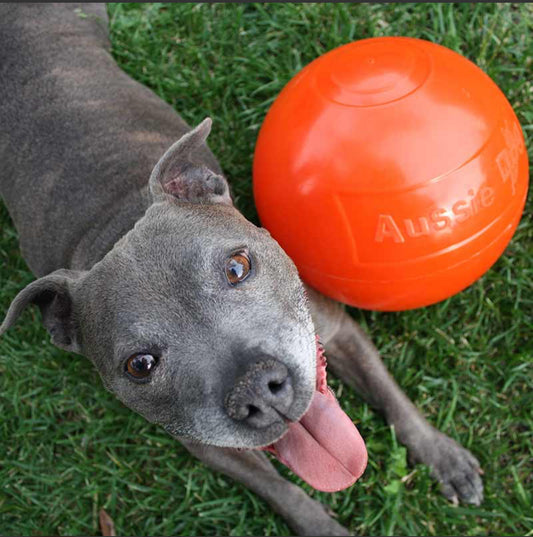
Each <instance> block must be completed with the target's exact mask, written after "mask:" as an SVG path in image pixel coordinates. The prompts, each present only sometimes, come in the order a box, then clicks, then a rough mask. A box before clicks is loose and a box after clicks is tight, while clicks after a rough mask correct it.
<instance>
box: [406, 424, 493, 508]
mask: <svg viewBox="0 0 533 537" xmlns="http://www.w3.org/2000/svg"><path fill="white" fill-rule="evenodd" d="M428 444H430V445H431V448H430V449H421V450H420V451H419V452H418V453H417V454H415V459H416V460H417V461H418V462H422V463H423V464H427V465H428V466H429V467H430V468H431V475H432V476H433V477H434V478H436V479H437V480H438V481H439V482H440V486H441V492H442V494H443V495H444V496H445V497H446V498H447V499H448V500H449V501H450V502H452V504H454V505H458V503H459V502H462V503H468V504H472V505H480V504H481V502H482V501H483V482H482V480H481V477H480V475H483V471H482V470H481V468H480V466H479V462H478V460H477V459H476V458H475V457H474V456H473V455H472V454H471V453H470V452H469V451H468V450H467V449H465V448H463V447H462V446H460V445H459V444H458V443H457V442H455V440H452V439H451V438H449V437H448V436H446V435H445V434H442V433H440V432H439V431H437V430H435V436H433V437H432V438H431V442H430V443H428ZM427 447H428V448H429V445H428V446H427Z"/></svg>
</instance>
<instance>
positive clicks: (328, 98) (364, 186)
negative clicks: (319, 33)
mask: <svg viewBox="0 0 533 537" xmlns="http://www.w3.org/2000/svg"><path fill="white" fill-rule="evenodd" d="M253 177H254V196H255V202H256V206H257V209H258V212H259V217H260V219H261V222H262V225H264V226H265V227H266V228H267V229H268V230H269V231H270V233H271V234H272V236H273V237H274V238H275V239H276V240H277V241H278V242H279V243H280V245H281V246H282V247H283V248H284V249H285V251H286V252H287V253H288V255H289V256H290V257H291V258H292V259H293V260H294V262H295V264H296V266H297V267H298V270H299V272H300V275H301V276H302V278H303V279H304V281H306V282H307V283H309V284H310V285H311V286H313V287H315V288H316V289H318V290H319V291H322V292H323V293H324V294H326V295H329V296H331V297H333V298H335V299H337V300H340V301H341V302H345V303H347V304H350V305H353V306H357V307H360V308H366V309H373V310H382V311H397V310H406V309H411V308H417V307H420V306H426V305H428V304H433V303H435V302H438V301H440V300H443V299H444V298H447V297H449V296H451V295H453V294H455V293H457V292H459V291H461V290H462V289H464V288H465V287H467V286H468V285H470V284H471V283H473V282H474V281H475V280H477V279H478V278H479V277H480V276H481V275H482V274H483V273H484V272H485V271H487V270H488V269H489V267H490V266H491V265H492V264H493V263H494V262H495V261H496V260H497V259H498V257H499V256H500V255H501V254H502V252H503V250H504V249H505V247H506V245H507V244H508V242H509V241H510V239H511V237H512V235H513V233H514V230H515V229H516V226H517V225H518V221H519V220H520V216H521V213H522V210H523V207H524V203H525V199H526V194H527V186H528V160H527V153H526V148H525V144H524V138H523V135H522V131H521V128H520V124H519V123H518V119H517V117H516V115H515V114H514V112H513V110H512V108H511V105H510V104H509V102H508V101H507V99H506V98H505V96H504V95H503V93H502V92H501V90H500V89H499V88H498V86H496V84H495V83H494V82H493V81H492V80H491V79H490V78H489V77H488V76H487V75H486V74H485V73H484V72H483V71H482V70H481V69H479V68H478V67H477V66H476V65H474V64H473V63H471V62H470V61H468V60H467V59H465V58H464V57H463V56H461V55H459V54H457V53H455V52H453V51H451V50H449V49H447V48H445V47H442V46H440V45H435V44H433V43H430V42H427V41H422V40H419V39H411V38H404V37H382V38H373V39H365V40H362V41H357V42H355V43H350V44H348V45H344V46H342V47H339V48H337V49H334V50H332V51H331V52H328V53H327V54H325V55H323V56H321V57H319V58H317V59H316V60H315V61H313V62H312V63H310V64H309V65H308V66H307V67H305V68H304V69H303V70H302V71H300V72H299V73H298V74H297V75H296V76H295V77H294V78H293V79H292V80H291V81H290V82H289V83H288V84H287V86H286V87H285V88H284V89H283V91H282V92H281V93H280V95H279V96H278V98H277V99H276V101H275V102H274V104H273V105H272V107H271V109H270V111H269V112H268V114H267V116H266V118H265V121H264V123H263V125H262V127H261V131H260V133H259V138H258V140H257V146H256V149H255V156H254V168H253Z"/></svg>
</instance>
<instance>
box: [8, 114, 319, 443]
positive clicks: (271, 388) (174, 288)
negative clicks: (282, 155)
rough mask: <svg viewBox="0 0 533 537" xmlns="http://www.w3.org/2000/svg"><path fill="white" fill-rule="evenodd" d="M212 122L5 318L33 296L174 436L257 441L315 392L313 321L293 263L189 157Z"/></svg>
mask: <svg viewBox="0 0 533 537" xmlns="http://www.w3.org/2000/svg"><path fill="white" fill-rule="evenodd" d="M210 124H211V121H210V120H209V119H208V120H205V121H204V122H202V123H201V124H200V125H199V126H198V127H197V128H196V129H194V130H193V131H191V132H190V133H188V134H186V135H185V136H183V137H182V138H181V139H180V140H179V141H178V142H176V143H175V144H174V145H173V146H172V147H171V148H170V149H169V150H168V151H167V152H166V153H165V155H164V156H163V157H162V158H161V160H160V161H159V162H158V164H157V165H156V167H155V168H154V170H153V172H152V175H151V177H150V181H149V189H150V193H151V195H152V198H153V203H152V205H151V206H150V207H149V208H148V210H147V211H146V214H145V215H144V217H143V218H142V219H141V220H139V221H138V222H137V223H136V225H135V227H134V229H132V230H131V231H130V232H129V233H128V234H127V235H125V236H124V237H123V238H122V239H121V240H119V242H118V243H117V244H116V245H115V246H114V248H113V249H112V250H111V251H110V252H109V253H108V254H107V255H106V256H105V257H104V258H103V259H102V260H101V261H100V262H99V263H97V264H96V265H95V266H94V267H92V268H91V269H90V270H88V271H86V272H76V271H66V270H60V271H56V272H54V273H52V274H50V275H48V276H45V277H43V278H40V279H39V280H37V281H35V282H33V283H32V284H30V285H29V286H28V287H27V288H26V289H24V290H23V291H22V292H21V293H20V294H19V295H18V296H17V298H16V299H15V300H14V302H13V304H12V306H11V309H10V311H9V314H8V316H7V319H6V321H5V323H4V325H3V327H2V329H3V330H5V329H7V328H8V327H9V325H11V324H12V323H13V321H14V320H15V318H16V317H17V315H18V314H19V313H20V311H21V310H22V308H23V307H24V306H26V305H27V304H29V303H35V304H37V305H39V306H40V308H41V311H42V314H43V322H44V325H45V326H46V328H47V329H48V331H49V332H50V334H51V337H52V341H53V342H54V343H55V344H56V345H58V346H60V347H63V348H65V349H67V350H71V351H74V352H77V353H80V354H83V355H85V356H87V357H88V358H90V359H91V361H92V362H93V363H94V365H95V366H96V368H97V370H98V372H99V373H100V375H101V377H102V380H103V382H104V384H105V386H106V387H107V388H108V389H109V390H111V391H112V392H113V393H115V394H116V395H117V396H118V398H119V399H120V400H121V401H123V402H124V403H125V404H126V405H127V406H128V407H130V408H132V409H133V410H135V411H137V412H139V413H140V414H142V415H143V416H145V417H146V418H147V419H149V420H150V421H152V422H156V423H160V424H161V425H163V426H164V427H165V428H166V429H167V430H168V431H170V432H171V433H173V434H175V435H178V436H184V437H187V438H190V439H193V440H196V441H199V442H203V443H208V444H211V445H217V446H229V447H243V448H244V447H257V446H263V445H267V444H270V443H271V442H273V441H274V440H276V439H277V438H279V437H280V436H281V435H282V434H283V432H285V430H286V428H287V425H286V422H285V420H286V419H288V420H297V419H298V418H299V417H300V416H301V415H302V414H303V413H304V411H305V410H306V409H307V407H308V406H309V403H310V401H311V397H312V394H313V391H314V384H315V352H316V351H315V336H314V329H313V325H312V321H311V318H310V314H309V312H308V308H307V306H306V299H305V296H304V290H303V286H302V284H301V282H300V279H299V278H298V274H297V271H296V268H295V266H294V264H293V263H292V262H291V260H290V259H289V258H288V256H287V255H286V254H285V253H284V252H283V250H282V249H281V248H280V247H279V245H278V244H277V243H276V242H275V241H274V239H272V237H271V236H270V235H269V234H268V232H267V231H266V230H264V229H261V228H258V227H256V226H254V225H253V224H252V223H250V222H249V221H247V220H246V219H245V218H244V217H243V216H242V215H241V214H240V213H239V212H238V211H237V210H236V209H235V207H234V206H233V204H232V201H231V198H230V193H229V188H228V184H227V182H226V180H225V178H224V177H222V176H221V175H218V174H216V173H215V172H213V171H212V170H210V169H209V168H207V167H206V166H205V165H203V164H200V163H196V162H194V152H195V151H196V150H198V149H199V147H201V146H202V145H203V144H204V142H205V139H206V137H207V135H208V133H209V130H210ZM254 391H255V392H257V393H255V394H254V393H252V392H254ZM245 392H248V393H245Z"/></svg>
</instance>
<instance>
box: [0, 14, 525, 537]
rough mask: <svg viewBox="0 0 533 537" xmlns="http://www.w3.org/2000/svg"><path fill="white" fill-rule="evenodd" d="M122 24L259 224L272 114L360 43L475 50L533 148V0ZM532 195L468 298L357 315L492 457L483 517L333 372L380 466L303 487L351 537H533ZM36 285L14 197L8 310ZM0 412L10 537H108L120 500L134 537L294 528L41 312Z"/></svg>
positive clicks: (8, 378) (150, 78)
mask: <svg viewBox="0 0 533 537" xmlns="http://www.w3.org/2000/svg"><path fill="white" fill-rule="evenodd" d="M109 13H110V16H111V36H112V41H113V53H114V55H115V57H116V59H117V61H118V62H119V64H120V65H121V66H122V67H123V68H124V69H125V70H126V71H127V72H128V73H129V74H130V75H131V76H133V77H134V78H136V79H138V80H140V81H141V82H143V83H145V84H147V85H148V86H150V87H151V88H153V89H154V90H155V91H156V92H157V93H158V94H159V95H160V96H161V97H162V98H164V99H165V100H166V101H168V102H169V103H171V104H172V105H173V106H175V107H176V109H177V110H178V111H179V112H180V113H181V114H182V115H183V116H184V118H185V119H186V120H187V121H189V122H190V123H196V122H198V121H200V120H201V119H203V118H204V117H205V116H206V115H211V116H212V117H213V118H214V119H215V121H216V123H215V127H214V131H213V133H212V135H211V137H210V145H211V147H212V149H213V150H214V152H215V154H216V155H217V156H218V157H219V159H220V161H221V164H222V166H223V168H224V169H225V171H226V172H227V175H228V176H229V177H230V179H231V181H232V183H233V185H234V186H235V193H236V194H237V202H238V205H239V207H240V208H241V209H242V210H243V212H244V213H245V214H246V215H247V216H248V217H249V218H251V219H253V220H255V219H256V214H255V212H254V209H253V200H252V194H251V185H250V175H251V173H250V171H251V162H252V154H253V148H254V143H255V139H256V136H257V132H258V129H259V127H260V125H261V122H262V120H263V118H264V115H265V113H266V111H267V110H268V108H269V106H270V104H271V103H272V101H273V99H274V98H275V97H276V95H277V94H278V92H279V91H280V90H281V88H282V87H283V86H284V85H285V84H286V82H287V81H288V80H289V79H290V78H291V77H292V76H293V75H294V74H295V73H296V72H297V71H298V70H299V69H300V68H301V67H303V66H304V65H306V64H307V63H308V62H310V61H311V60H313V59H314V58H315V57H316V56H318V55H319V54H322V53H324V52H326V51H328V50H330V49H332V48H334V47H336V46H338V45H341V44H343V43H346V42H349V41H352V40H356V39H361V38H365V37H371V36H380V35H408V36H414V37H421V38H424V39H429V40H432V41H435V42H437V43H441V44H443V45H446V46H448V47H450V48H452V49H454V50H456V51H458V52H460V53H462V54H464V55H465V56H466V57H468V58H470V59H471V60H473V61H474V62H476V63H477V64H478V65H480V66H481V67H482V68H483V69H484V70H485V71H486V72H487V73H488V74H489V75H490V76H491V77H492V78H493V79H494V80H495V81H496V82H497V84H498V85H499V86H500V87H501V88H502V89H503V91H504V92H505V94H506V95H507V97H508V98H509V100H510V102H511V103H512V105H513V106H514V109H515V111H516V113H517V114H518V116H519V119H520V121H521V123H522V126H523V129H524V132H525V135H526V137H527V140H528V148H529V149H530V152H531V147H532V137H533V104H532V95H533V88H532V85H531V72H532V68H533V65H532V56H533V40H532V35H533V34H532V31H533V7H532V6H531V5H527V4H526V5H518V4H461V5H456V4H446V5H439V4H432V5H430V4H417V5H413V4H378V5H370V4H362V5H347V4H340V5H339V4H338V5H326V4H296V5H280V4H269V5H265V4H263V5H236V4H232V5H227V4H226V5H223V4H217V5H207V4H201V5H194V4H167V5H162V4H136V5H127V4H113V5H110V7H109ZM531 198H532V196H531V195H530V196H529V202H528V206H527V208H526V211H525V214H524V217H523V219H522V221H521V223H520V225H519V228H518V230H517V232H516V234H515V236H514V238H513V240H512V242H511V244H510V246H509V247H508V248H507V250H506V252H505V254H504V255H503V256H502V258H501V259H500V260H499V261H498V262H497V263H496V265H495V266H494V267H493V268H492V269H491V270H490V271H489V272H488V273H487V274H486V275H485V276H484V277H483V278H481V280H479V281H478V282H477V283H475V284H474V285H472V286H471V287H470V288H468V289H467V290H465V291H464V292H462V293H460V294H459V295H457V296H455V297H453V298H451V299H448V300H446V301H445V302H442V303H440V304H437V305H435V306H431V307H428V308H424V309H421V310H417V311H411V312H404V313H372V312H362V311H355V310H354V311H353V315H354V316H355V318H356V319H357V320H358V321H359V322H360V323H361V324H362V325H363V326H364V328H365V329H366V330H367V331H368V332H369V333H370V334H371V336H372V338H373V340H374V341H375V342H376V344H377V346H378V348H379V349H380V350H381V352H382V354H383V357H384V360H385V361H386V363H387V365H388V367H389V368H390V369H391V371H392V373H393V374H394V376H395V377H396V379H397V380H398V381H399V383H400V385H401V386H403V388H404V389H405V390H406V392H407V393H408V394H409V396H410V397H411V398H412V399H413V400H414V401H415V402H416V404H417V405H418V407H419V408H421V409H422V411H423V413H424V414H425V415H426V416H427V417H428V418H429V419H430V420H431V422H432V423H434V424H435V425H437V426H438V427H440V428H441V429H442V430H443V431H445V432H446V433H448V434H450V435H451V436H452V437H453V438H455V439H457V440H459V441H460V442H461V443H462V444H463V445H465V446H467V447H469V448H470V449H471V450H472V451H473V453H474V454H475V455H476V456H477V457H478V458H479V460H480V461H481V464H482V467H483V469H484V470H485V477H484V480H485V497H486V499H485V502H484V503H483V505H482V506H480V507H463V506H461V507H453V506H452V505H451V504H449V503H447V502H446V500H445V499H444V498H443V497H441V496H440V494H439V491H438V486H437V485H436V484H435V483H434V482H433V481H432V480H431V479H430V478H429V475H428V469H427V468H425V467H423V466H416V467H415V468H414V469H413V468H410V467H406V465H405V450H404V449H403V448H402V447H400V446H398V445H397V444H396V441H395V439H394V436H393V434H392V433H391V430H390V429H389V428H388V427H387V426H386V424H385V423H384V422H383V420H382V419H381V418H380V417H379V416H378V415H376V414H375V413H373V412H372V411H371V410H370V409H369V408H368V407H367V406H366V405H365V404H364V403H362V401H361V400H360V399H359V398H358V397H357V396H356V395H355V394H354V393H353V391H352V390H350V389H348V388H346V387H342V386H341V385H340V384H339V383H338V382H336V381H334V382H333V385H334V387H335V388H336V390H337V393H338V394H339V395H340V396H341V401H342V405H343V406H344V408H345V410H347V412H348V413H349V415H350V416H352V418H353V419H354V420H355V421H356V423H357V424H358V426H359V429H360V431H361V432H362V434H363V436H364V437H365V438H366V441H367V446H368V451H369V454H370V462H369V466H368V469H367V471H366V473H365V475H364V477H363V478H362V479H361V480H360V481H359V482H358V483H357V484H356V485H355V486H354V487H352V488H351V489H349V490H348V491H345V492H342V493H336V494H324V493H318V492H312V491H310V489H309V487H307V486H305V485H304V486H305V488H306V489H307V490H309V491H310V493H311V494H312V495H313V496H314V497H315V498H319V499H320V500H321V501H323V502H324V503H326V504H328V505H329V506H330V507H331V508H332V509H333V510H334V511H335V512H337V513H338V516H339V520H340V521H341V522H342V523H343V524H345V525H347V526H349V527H350V528H351V529H352V530H353V531H357V532H359V533H361V534H368V535H393V534H396V535H533V442H532V430H533V417H532V409H533V395H532V394H533V374H532V369H533V368H532V356H533V341H532V334H531V328H532V326H533V307H532V306H533V296H532V282H533V263H532V259H533V222H532V218H531V209H532V208H533V207H532V201H531ZM31 280H32V276H31V274H30V273H29V271H28V269H27V267H26V265H25V264H24V262H23V260H22V259H21V257H20V254H19V250H18V245H17V236H16V232H15V230H14V228H13V226H12V223H11V221H10V219H9V217H8V214H7V211H6V209H5V208H4V207H3V206H2V207H1V208H0V281H1V282H2V285H1V290H0V311H5V310H6V308H7V306H8V304H9V302H10V300H11V299H12V298H13V297H14V295H15V294H16V292H17V291H18V290H19V289H21V288H22V287H23V286H24V285H25V284H27V283H29V282H30V281H31ZM0 415H1V419H0V483H1V488H0V534H3V535H14V534H28V535H47V534H48V535H49V534H61V535H67V534H70V535H79V534H98V532H99V529H98V524H97V514H98V510H99V509H100V508H102V507H104V508H105V509H106V510H107V512H108V513H109V514H110V515H111V517H112V518H113V519H114V521H115V524H116V526H117V529H118V531H119V534H126V535H127V534H137V535H156V534H159V535H176V534H183V535H191V534H211V535H214V534H219V535H220V534H231V535H247V534H248V535H250V534H252V535H260V534H266V535H279V534H288V533H289V529H288V528H287V526H286V525H285V523H284V522H283V520H282V519H281V518H280V517H278V516H277V515H274V514H273V513H272V512H271V511H270V510H269V508H268V506H267V505H266V504H265V503H264V502H263V501H262V500H260V499H259V498H257V497H256V496H254V495H253V494H252V493H250V492H248V491H247V490H245V489H244V488H243V487H241V486H239V485H237V484H235V483H234V482H232V481H231V480H229V479H227V478H225V477H223V476H221V475H219V474H216V473H213V472H211V471H209V470H207V469H206V468H205V467H204V466H202V465H201V464H200V463H198V462H196V461H195V460H193V459H192V458H190V457H189V456H188V455H187V454H186V452H185V450H184V449H183V448H182V447H180V446H179V445H178V444H177V443H176V442H175V441H173V440H172V439H171V438H170V437H168V436H167V435H166V434H165V433H164V432H163V431H162V430H160V429H158V428H157V427H156V426H153V425H151V424H149V423H147V422H145V421H144V420H143V419H142V418H141V417H139V416H137V415H134V414H133V413H132V412H131V411H129V410H127V409H126V408H125V407H123V406H122V404H121V403H119V402H118V401H117V400H116V399H115V398H114V397H113V396H112V395H111V394H109V393H107V392H106V391H105V390H104V389H103V387H102V385H101V383H100V380H99V378H98V375H97V373H96V372H95V371H94V370H93V369H92V367H91V366H90V365H89V363H88V362H87V361H84V360H83V359H81V358H79V357H76V356H74V355H69V354H67V353H64V352H62V351H60V350H57V349H56V348H54V347H52V345H51V344H49V342H48V336H47V334H46V333H45V331H44V329H43V328H41V325H40V323H39V316H38V314H37V312H36V311H28V312H26V313H25V314H24V316H23V318H22V319H21V321H20V322H19V323H18V325H17V327H16V328H15V329H13V330H11V331H10V332H9V333H8V334H7V335H6V336H5V337H4V338H3V339H2V340H1V341H0ZM280 470H281V472H282V473H283V474H284V475H286V476H289V478H290V479H293V480H295V481H298V480H297V479H296V478H294V477H293V476H291V475H290V474H289V472H288V471H287V470H286V469H284V468H280ZM298 482H299V481H298Z"/></svg>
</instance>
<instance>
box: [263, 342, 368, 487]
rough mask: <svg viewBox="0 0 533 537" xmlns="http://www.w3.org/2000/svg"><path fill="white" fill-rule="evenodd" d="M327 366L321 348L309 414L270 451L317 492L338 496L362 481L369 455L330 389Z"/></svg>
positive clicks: (290, 429)
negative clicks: (315, 386)
mask: <svg viewBox="0 0 533 537" xmlns="http://www.w3.org/2000/svg"><path fill="white" fill-rule="evenodd" d="M325 366H326V362H325V358H324V356H323V354H322V350H321V348H320V347H319V350H318V356H317V390H316V391H315V394H314V396H313V400H312V402H311V406H310V407H309V410H308V411H307V412H306V414H305V415H304V416H303V418H302V419H301V420H300V421H299V422H297V423H291V424H290V425H289V431H288V433H287V434H286V435H285V436H284V437H283V438H281V440H278V441H277V442H275V443H274V444H272V445H271V446H269V447H268V448H267V449H268V451H270V452H272V453H273V454H274V455H276V457H277V458H278V459H279V460H280V461H281V462H282V463H284V464H286V465H287V466H288V467H289V468H290V469H291V470H292V471H293V472H294V473H295V474H296V475H298V476H300V477H301V478H302V479H304V480H305V481H307V483H309V484H310V485H311V486H312V487H314V488H315V489H317V490H322V491H324V492H336V491H338V490H342V489H345V488H346V487H349V486H350V485H353V484H354V483H355V481H357V479H359V477H361V475H362V474H363V472H364V470H365V467H366V463H367V453H366V447H365V443H364V441H363V439H362V438H361V435H360V434H359V431H358V430H357V429H356V427H355V425H354V424H353V423H352V421H351V420H350V418H349V417H348V416H347V415H346V414H345V413H344V412H343V410H342V409H341V407H340V406H339V403H337V400H336V399H335V397H334V395H333V394H332V393H331V392H330V390H329V388H328V387H327V385H326V367H325Z"/></svg>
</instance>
